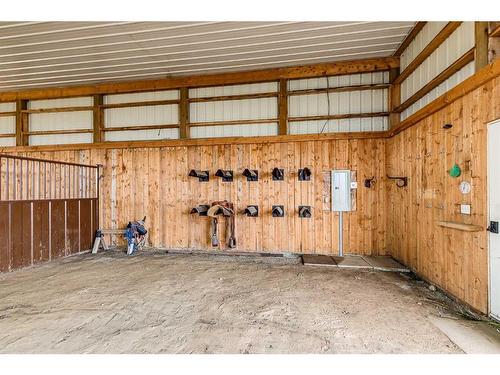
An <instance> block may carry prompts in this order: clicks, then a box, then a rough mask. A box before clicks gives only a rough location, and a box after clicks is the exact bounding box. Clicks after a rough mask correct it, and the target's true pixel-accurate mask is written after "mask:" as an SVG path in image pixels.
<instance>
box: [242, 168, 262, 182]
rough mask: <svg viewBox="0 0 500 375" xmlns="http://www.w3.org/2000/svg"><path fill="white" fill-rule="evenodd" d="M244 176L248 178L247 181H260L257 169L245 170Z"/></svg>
mask: <svg viewBox="0 0 500 375" xmlns="http://www.w3.org/2000/svg"><path fill="white" fill-rule="evenodd" d="M243 176H245V177H246V178H247V181H258V180H259V171H258V170H257V169H248V168H247V169H245V170H244V171H243Z"/></svg>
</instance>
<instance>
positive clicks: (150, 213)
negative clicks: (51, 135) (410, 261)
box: [22, 138, 386, 255]
mask: <svg viewBox="0 0 500 375" xmlns="http://www.w3.org/2000/svg"><path fill="white" fill-rule="evenodd" d="M22 155H27V156H37V157H41V158H48V159H54V160H60V161H74V162H83V163H91V164H103V165H104V169H103V174H104V177H103V179H102V180H101V187H102V188H101V200H100V202H101V207H100V212H101V223H102V227H104V228H121V227H124V226H125V225H126V224H127V222H128V221H129V220H132V219H137V218H142V217H143V216H144V215H146V216H147V225H148V227H149V229H150V237H149V240H150V245H151V246H155V247H162V248H168V249H206V250H211V249H212V247H211V245H210V240H209V219H208V218H207V217H199V216H196V215H190V214H189V211H190V209H191V208H192V207H194V206H196V205H198V204H209V203H211V202H213V201H216V200H223V199H227V200H230V201H232V202H234V203H235V204H236V208H237V210H238V214H237V220H236V230H237V241H238V244H237V250H238V251H256V252H283V251H286V252H300V253H318V254H332V253H333V254H336V253H337V252H338V216H337V214H336V213H333V212H331V211H323V207H324V205H325V204H326V205H327V206H328V205H329V203H328V202H326V203H325V202H324V200H323V189H324V182H323V180H324V177H323V172H325V171H330V170H332V169H353V170H356V171H357V180H358V186H359V188H358V189H357V211H356V212H352V213H349V214H346V215H345V219H344V241H345V243H344V251H345V252H346V253H355V254H374V255H377V254H385V248H386V246H385V229H384V228H385V223H386V219H385V210H384V207H385V194H386V193H385V179H384V176H385V160H384V159H385V139H383V138H381V139H358V140H321V141H305V142H284V143H265V144H264V143H262V144H259V143H256V144H231V145H227V144H226V145H207V146H184V147H156V148H120V149H118V148H117V149H93V148H89V149H88V150H78V151H50V152H29V153H22ZM274 167H279V168H284V169H285V180H284V181H272V178H271V170H272V169H273V168H274ZM303 167H309V168H311V170H312V177H311V181H309V182H306V181H298V178H297V171H298V169H299V168H303ZM219 168H221V169H232V170H233V171H234V175H235V178H234V181H233V182H232V183H226V182H222V181H221V179H220V178H218V177H215V176H214V174H215V171H216V170H217V169H219ZM245 168H250V169H258V170H259V181H258V182H248V181H246V177H243V176H242V172H243V170H244V169H245ZM190 169H201V170H209V171H210V181H209V182H208V183H200V182H199V181H198V180H197V179H195V178H190V177H188V172H189V170H190ZM371 177H375V178H376V180H377V183H376V184H375V186H374V187H373V188H370V189H368V188H365V187H364V186H363V179H364V178H371ZM251 204H257V205H259V210H260V212H259V217H258V218H249V217H246V216H244V215H242V213H241V211H243V210H244V208H245V207H246V205H251ZM275 204H280V205H284V206H285V217H284V218H273V217H271V206H272V205H275ZM299 205H310V206H312V208H313V212H312V218H310V219H302V218H299V217H298V212H297V210H298V206H299ZM221 224H224V222H222V223H221ZM220 227H221V229H222V231H221V232H222V233H221V236H222V238H225V236H224V228H223V227H224V225H220ZM118 240H119V239H118V238H117V241H118Z"/></svg>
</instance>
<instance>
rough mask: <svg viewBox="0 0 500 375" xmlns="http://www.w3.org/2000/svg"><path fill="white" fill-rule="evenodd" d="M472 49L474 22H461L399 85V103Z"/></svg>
mask: <svg viewBox="0 0 500 375" xmlns="http://www.w3.org/2000/svg"><path fill="white" fill-rule="evenodd" d="M472 47H474V22H463V23H462V24H461V25H460V27H458V28H457V29H456V30H455V31H454V32H453V33H452V34H451V35H450V37H449V38H448V39H446V40H445V41H444V42H443V43H442V44H441V45H440V46H439V47H438V48H437V49H436V50H435V51H434V52H433V53H432V54H431V55H430V56H429V57H428V58H427V59H426V60H425V61H424V62H423V63H422V64H420V66H419V67H418V68H417V69H415V71H414V72H412V73H411V74H410V75H409V76H408V78H407V79H406V80H405V81H403V82H402V83H401V101H402V102H404V101H405V100H406V99H408V98H409V97H411V96H412V95H413V94H414V93H416V92H417V91H418V90H420V89H421V88H422V87H423V86H424V85H426V84H427V83H428V82H429V81H431V80H432V79H433V78H435V77H436V76H437V75H439V74H440V73H441V72H442V71H443V70H445V69H446V68H447V67H449V66H450V65H452V64H453V63H454V62H455V61H456V60H458V59H459V58H460V57H461V56H462V55H463V54H465V53H466V52H467V51H468V50H470V49H471V48H472Z"/></svg>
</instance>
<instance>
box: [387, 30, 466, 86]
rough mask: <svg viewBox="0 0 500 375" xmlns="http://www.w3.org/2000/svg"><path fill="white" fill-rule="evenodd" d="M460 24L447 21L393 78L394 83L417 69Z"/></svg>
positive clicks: (402, 79)
mask: <svg viewBox="0 0 500 375" xmlns="http://www.w3.org/2000/svg"><path fill="white" fill-rule="evenodd" d="M461 24H462V22H448V24H447V25H446V26H445V27H444V28H443V29H442V30H441V31H440V32H439V33H438V34H437V35H436V36H435V37H434V39H432V40H431V42H430V43H429V44H428V45H427V46H425V48H424V49H423V50H422V51H421V52H420V53H419V54H418V55H417V57H415V58H414V59H413V60H412V62H411V63H409V64H408V66H407V67H406V68H405V69H404V70H403V71H402V72H401V74H400V75H399V76H398V77H397V78H396V79H395V80H394V83H396V84H400V83H402V82H403V81H404V80H405V79H406V78H408V76H409V75H410V74H411V73H413V72H414V71H415V69H417V68H418V67H419V66H420V64H422V63H423V62H424V61H425V60H426V59H427V58H428V57H429V56H430V55H431V54H432V53H433V52H434V51H435V50H436V49H437V48H438V47H439V46H440V45H441V44H442V43H443V42H444V41H445V40H446V39H448V37H449V36H450V35H451V34H452V33H453V32H454V31H455V30H456V29H457V28H458V27H459V26H460V25H461Z"/></svg>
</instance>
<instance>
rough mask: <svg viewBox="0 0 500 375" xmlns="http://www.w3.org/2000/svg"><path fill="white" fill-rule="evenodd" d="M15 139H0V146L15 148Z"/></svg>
mask: <svg viewBox="0 0 500 375" xmlns="http://www.w3.org/2000/svg"><path fill="white" fill-rule="evenodd" d="M15 145H16V137H8V138H0V146H4V147H6V146H15Z"/></svg>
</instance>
